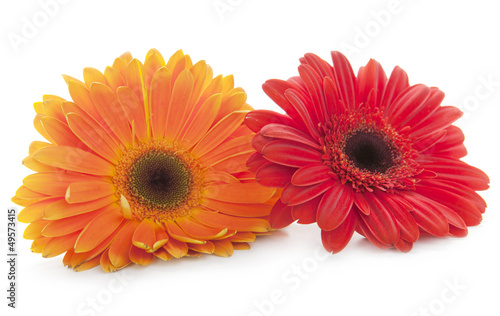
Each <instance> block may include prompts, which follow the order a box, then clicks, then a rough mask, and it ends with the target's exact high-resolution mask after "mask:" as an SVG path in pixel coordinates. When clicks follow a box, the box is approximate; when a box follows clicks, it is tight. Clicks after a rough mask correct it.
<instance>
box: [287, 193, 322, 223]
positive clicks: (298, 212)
mask: <svg viewBox="0 0 500 316" xmlns="http://www.w3.org/2000/svg"><path fill="white" fill-rule="evenodd" d="M321 198H322V196H318V197H316V198H314V199H312V200H310V201H307V202H305V203H302V204H299V205H295V206H292V217H293V219H294V220H297V219H298V222H297V223H300V224H312V223H316V212H317V209H318V205H319V202H320V201H321Z"/></svg>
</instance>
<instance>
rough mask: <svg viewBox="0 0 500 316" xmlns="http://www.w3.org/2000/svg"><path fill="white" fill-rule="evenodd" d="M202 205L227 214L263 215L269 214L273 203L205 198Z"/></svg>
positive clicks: (241, 215)
mask: <svg viewBox="0 0 500 316" xmlns="http://www.w3.org/2000/svg"><path fill="white" fill-rule="evenodd" d="M201 205H203V206H205V207H207V208H209V209H211V210H214V211H216V212H221V213H224V214H227V215H234V216H240V217H263V216H269V213H270V212H271V209H272V205H268V204H262V203H253V204H252V203H230V202H222V201H217V200H212V199H203V200H202V202H201Z"/></svg>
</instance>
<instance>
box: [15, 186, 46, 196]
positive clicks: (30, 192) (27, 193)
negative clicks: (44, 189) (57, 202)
mask: <svg viewBox="0 0 500 316" xmlns="http://www.w3.org/2000/svg"><path fill="white" fill-rule="evenodd" d="M16 196H17V197H18V198H20V199H30V200H33V199H44V198H48V197H50V196H49V195H46V194H42V193H40V192H36V191H33V190H30V189H28V188H27V187H25V186H24V185H22V186H20V187H19V189H17V191H16Z"/></svg>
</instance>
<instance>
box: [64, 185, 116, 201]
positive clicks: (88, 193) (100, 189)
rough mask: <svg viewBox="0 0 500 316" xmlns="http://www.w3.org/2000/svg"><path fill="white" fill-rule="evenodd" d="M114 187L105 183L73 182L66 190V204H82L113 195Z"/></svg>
mask: <svg viewBox="0 0 500 316" xmlns="http://www.w3.org/2000/svg"><path fill="white" fill-rule="evenodd" d="M114 191H115V186H114V185H113V184H112V183H109V182H106V181H82V182H73V183H71V184H70V185H69V186H68V189H67V190H66V195H65V198H66V202H68V203H70V204H72V203H83V202H89V201H94V200H97V199H100V198H103V197H106V196H109V195H112V194H114Z"/></svg>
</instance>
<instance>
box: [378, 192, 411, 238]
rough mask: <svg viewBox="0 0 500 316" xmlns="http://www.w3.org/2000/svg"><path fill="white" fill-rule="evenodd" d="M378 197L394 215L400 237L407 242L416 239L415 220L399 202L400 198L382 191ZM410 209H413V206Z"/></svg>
mask: <svg viewBox="0 0 500 316" xmlns="http://www.w3.org/2000/svg"><path fill="white" fill-rule="evenodd" d="M379 198H380V199H381V200H382V201H383V203H384V204H386V205H387V206H388V208H389V209H390V211H391V213H392V215H393V216H394V220H395V221H396V222H397V225H398V227H399V233H400V236H401V238H402V239H404V240H406V241H408V242H415V241H417V240H418V237H419V235H420V233H419V229H418V225H417V222H416V221H415V219H414V218H413V216H411V213H410V211H409V210H408V209H407V208H406V207H405V206H404V205H402V204H401V203H400V198H399V197H398V196H396V195H389V194H384V193H382V194H379ZM411 211H413V207H412V208H411ZM396 247H397V246H396Z"/></svg>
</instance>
